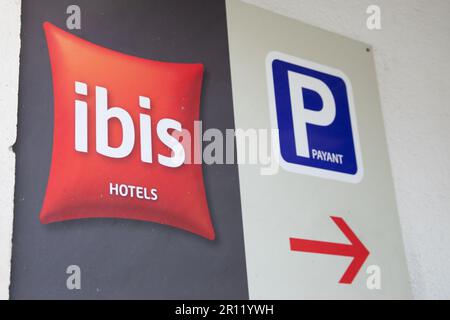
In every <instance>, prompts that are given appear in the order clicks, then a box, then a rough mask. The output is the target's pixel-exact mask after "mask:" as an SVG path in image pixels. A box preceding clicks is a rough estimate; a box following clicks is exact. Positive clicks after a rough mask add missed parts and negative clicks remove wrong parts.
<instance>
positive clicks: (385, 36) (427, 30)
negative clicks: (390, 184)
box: [246, 0, 450, 299]
mask: <svg viewBox="0 0 450 320" xmlns="http://www.w3.org/2000/svg"><path fill="white" fill-rule="evenodd" d="M246 1H247V2H249V3H254V4H257V5H260V6H262V7H264V8H268V9H271V10H273V11H276V12H278V13H281V14H284V15H286V16H290V17H293V18H296V19H299V20H302V21H304V22H307V23H310V24H313V25H315V26H318V27H321V28H323V29H327V30H330V31H333V32H337V33H340V34H343V35H346V36H349V37H351V38H354V39H357V40H361V41H364V42H366V43H369V44H372V45H373V46H374V53H375V60H376V67H377V73H378V82H379V87H380V93H381V102H382V109H383V115H384V119H385V126H386V134H387V139H388V145H389V153H390V157H391V163H392V169H393V175H394V184H395V188H396V194H397V202H398V207H399V211H400V220H401V224H402V228H403V237H404V242H405V247H406V254H407V259H408V267H409V271H410V276H411V283H412V288H413V293H414V296H415V297H416V298H419V299H432V298H446V299H450V272H449V270H450V165H449V164H448V162H449V161H450V160H449V159H450V81H449V78H448V75H449V74H450V62H449V58H450V1H448V0H246ZM370 4H376V5H379V6H380V7H381V12H382V30H380V31H369V30H368V29H367V28H366V17H367V16H368V15H367V14H366V9H367V7H368V6H369V5H370Z"/></svg>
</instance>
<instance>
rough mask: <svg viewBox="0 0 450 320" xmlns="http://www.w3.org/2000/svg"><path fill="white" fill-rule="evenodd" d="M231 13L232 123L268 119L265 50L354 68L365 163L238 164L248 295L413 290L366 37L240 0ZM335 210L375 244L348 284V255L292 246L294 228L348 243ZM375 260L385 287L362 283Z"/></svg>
mask: <svg viewBox="0 0 450 320" xmlns="http://www.w3.org/2000/svg"><path fill="white" fill-rule="evenodd" d="M227 16H228V32H229V44H230V59H231V73H232V87H233V99H234V111H235V122H236V127H237V128H241V129H244V130H245V129H249V128H253V129H269V128H271V123H270V109H269V101H268V88H267V81H266V67H265V63H266V57H267V55H268V53H269V52H272V51H278V52H283V53H285V54H288V55H290V56H294V57H298V58H300V59H305V60H309V61H314V62H315V63H319V64H321V65H325V66H329V67H331V68H335V69H339V70H342V71H343V72H344V73H345V74H346V75H347V76H348V77H349V79H350V81H351V83H352V86H353V95H354V103H355V109H356V114H357V120H358V130H359V138H360V144H361V151H362V159H363V163H364V177H363V179H362V181H361V182H360V183H358V184H350V183H345V182H339V181H333V180H327V179H323V178H318V177H311V176H307V175H301V174H297V173H291V172H287V171H285V170H283V169H281V168H280V170H279V172H278V174H276V175H272V176H263V175H261V174H260V167H259V166H256V165H240V166H239V177H240V188H241V201H242V212H243V222H244V237H245V248H246V259H247V273H248V281H249V292H250V298H252V299H395V298H398V299H402V298H410V297H411V295H410V286H409V276H408V271H407V267H406V262H405V257H404V250H403V243H402V239H401V233H400V226H399V219H398V213H397V208H396V202H395V196H394V189H393V183H392V176H391V169H390V165H389V158H388V153H387V146H386V139H385V134H384V126H383V120H382V115H381V108H380V102H379V96H378V92H377V82H376V76H375V70H374V62H373V56H372V54H371V53H370V52H368V51H367V48H369V46H367V45H366V44H364V43H361V42H357V41H354V40H350V39H347V38H344V37H342V36H339V35H335V34H332V33H330V32H326V31H323V30H321V29H318V28H315V27H312V26H308V25H306V24H303V23H301V22H298V21H295V20H292V19H289V18H286V17H283V16H280V15H276V14H273V13H271V12H268V11H265V10H262V9H259V8H256V7H254V6H251V5H248V4H245V3H243V2H240V1H237V0H229V1H227ZM330 216H338V217H342V218H343V219H344V220H345V221H346V222H347V224H348V225H349V226H350V228H351V229H352V230H353V231H354V232H355V233H356V235H357V236H358V237H359V239H360V240H361V241H362V243H363V244H364V245H365V246H366V247H367V248H368V250H369V251H370V255H369V257H368V259H367V261H366V263H365V264H364V265H363V267H362V269H361V270H360V272H359V273H358V275H357V276H356V278H355V280H354V281H353V283H352V284H351V285H345V284H339V280H340V278H341V277H342V275H343V274H344V272H345V271H346V269H347V268H348V266H349V264H350V263H351V259H352V258H347V257H339V256H331V255H322V254H310V253H302V252H292V251H291V250H290V246H289V238H302V239H311V240H318V241H328V242H336V243H348V240H347V239H346V238H345V236H344V235H343V234H342V233H341V231H340V230H339V229H338V228H337V226H336V225H335V224H334V223H333V221H332V220H331V219H330ZM370 265H377V266H379V267H380V268H381V289H379V290H369V289H368V287H367V285H366V281H367V277H368V275H367V274H366V269H367V267H368V266H370Z"/></svg>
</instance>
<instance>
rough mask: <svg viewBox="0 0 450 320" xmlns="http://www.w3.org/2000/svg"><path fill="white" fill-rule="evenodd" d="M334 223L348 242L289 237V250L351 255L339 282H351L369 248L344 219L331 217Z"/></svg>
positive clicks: (365, 257)
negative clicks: (350, 261)
mask: <svg viewBox="0 0 450 320" xmlns="http://www.w3.org/2000/svg"><path fill="white" fill-rule="evenodd" d="M331 219H333V221H334V223H336V225H337V226H338V228H339V229H340V230H341V231H342V233H343V234H344V235H345V236H346V237H347V239H348V240H349V241H350V244H341V243H332V242H322V241H313V240H305V239H293V238H290V239H289V240H290V243H291V250H292V251H300V252H309V253H319V254H329V255H334V256H343V257H353V261H352V263H351V264H350V265H349V266H348V268H347V271H345V273H344V275H343V276H342V278H341V280H340V281H339V283H343V284H351V283H352V282H353V280H354V279H355V277H356V275H357V274H358V272H359V270H360V269H361V267H362V266H363V264H364V262H365V261H366V259H367V257H368V256H369V253H370V252H369V250H367V248H366V247H365V246H364V245H363V244H362V242H361V241H359V239H358V237H357V236H356V235H355V234H354V233H353V231H352V229H350V227H349V226H348V225H347V223H345V221H344V219H342V218H338V217H331Z"/></svg>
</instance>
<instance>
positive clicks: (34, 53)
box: [10, 0, 248, 299]
mask: <svg viewBox="0 0 450 320" xmlns="http://www.w3.org/2000/svg"><path fill="white" fill-rule="evenodd" d="M71 4H77V5H79V6H80V7H81V11H82V29H81V30H78V31H71V32H72V33H74V34H76V35H78V36H80V37H82V38H84V39H86V40H88V41H91V42H94V43H96V44H99V45H102V46H105V47H107V48H111V49H114V50H117V51H121V52H124V53H127V54H130V55H136V56H139V57H143V58H148V59H156V60H165V61H173V62H202V63H203V64H204V65H205V72H206V73H205V79H204V85H203V94H202V101H201V119H202V120H203V126H204V129H207V128H211V127H215V128H219V129H221V130H225V128H234V123H233V107H232V101H231V87H230V71H229V57H228V44H227V26H226V17H225V4H224V1H217V0H214V1H211V0H198V1H175V0H171V1H168V0H164V1H144V0H143V1H138V0H133V1H125V0H114V1H109V0H95V1H92V0H89V1H88V0H86V1H73V0H70V1H60V0H58V1H50V0H40V1H31V0H23V1H22V49H21V66H20V89H19V115H18V118H19V123H18V140H17V143H16V145H15V151H16V154H17V165H16V166H17V170H16V172H17V175H16V187H15V188H16V189H15V217H14V236H13V258H12V278H11V288H10V295H11V298H12V299H26V298H61V299H77V298H88V299H90V298H112V299H115V298H125V299H127V298H136V299H152V298H156V299H166V298H172V299H182V298H190V299H197V298H206V299H231V298H233V299H247V298H248V289H247V277H246V270H245V257H244V242H243V234H242V219H241V208H240V198H239V181H238V173H237V167H236V166H234V165H233V166H230V165H214V166H204V169H203V170H204V174H205V187H206V192H207V197H208V204H209V207H210V211H211V215H212V220H213V224H214V227H215V230H216V235H217V239H216V240H215V241H213V242H210V241H208V240H205V239H203V238H200V237H198V236H196V235H193V234H190V233H188V232H184V231H181V230H178V229H175V228H171V227H168V226H164V225H159V224H154V223H148V222H138V221H131V220H118V219H116V220H114V219H88V220H78V221H67V222H61V223H56V224H50V225H41V224H40V222H39V211H40V208H41V205H42V201H43V198H44V195H45V188H46V184H47V177H48V172H49V167H50V159H51V149H52V133H53V132H52V131H53V96H52V85H51V73H50V63H49V58H48V52H47V47H46V42H45V38H44V33H43V30H42V23H43V22H44V21H46V20H47V21H50V22H52V23H54V24H56V25H57V26H58V27H60V28H63V29H66V27H65V26H66V19H67V15H66V13H65V12H66V8H67V6H69V5H71ZM87 174H93V173H87ZM71 264H76V265H79V266H80V267H81V270H82V284H81V285H82V290H79V291H69V290H67V289H66V284H65V283H66V278H67V275H66V273H65V270H66V268H67V266H69V265H71Z"/></svg>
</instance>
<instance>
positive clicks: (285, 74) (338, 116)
mask: <svg viewBox="0 0 450 320" xmlns="http://www.w3.org/2000/svg"><path fill="white" fill-rule="evenodd" d="M266 64H267V65H266V68H267V79H268V84H267V86H268V89H269V101H270V108H271V114H272V127H273V129H275V130H277V131H278V133H279V139H278V140H274V143H275V146H274V147H275V150H278V151H279V154H278V156H279V159H280V164H281V166H282V167H283V168H284V169H286V170H288V171H290V172H295V173H300V174H308V175H312V176H317V177H322V178H327V179H335V180H340V181H346V182H352V183H357V182H360V181H361V179H362V176H363V168H362V161H361V151H360V146H359V137H358V130H357V122H356V114H355V108H354V103H353V93H352V87H351V83H350V81H349V80H348V78H347V76H346V75H345V74H344V73H343V72H342V71H339V70H336V69H333V68H330V67H327V66H324V65H320V64H317V63H313V62H310V61H307V60H303V59H300V58H296V57H293V56H290V55H287V54H283V53H280V52H270V53H269V54H268V55H267V60H266Z"/></svg>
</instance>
